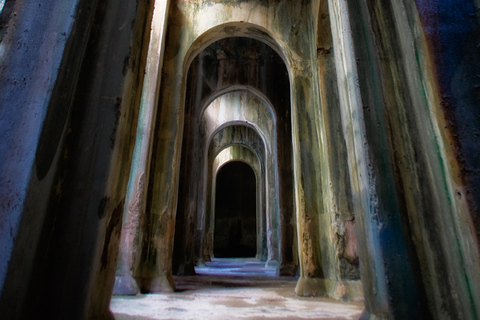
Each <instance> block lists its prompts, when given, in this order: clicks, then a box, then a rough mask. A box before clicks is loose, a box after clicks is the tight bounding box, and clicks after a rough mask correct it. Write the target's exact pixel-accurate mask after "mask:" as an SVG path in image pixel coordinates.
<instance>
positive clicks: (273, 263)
mask: <svg viewBox="0 0 480 320" xmlns="http://www.w3.org/2000/svg"><path fill="white" fill-rule="evenodd" d="M278 265H279V263H278V261H277V260H273V259H271V260H267V262H265V267H266V268H276V267H278Z"/></svg>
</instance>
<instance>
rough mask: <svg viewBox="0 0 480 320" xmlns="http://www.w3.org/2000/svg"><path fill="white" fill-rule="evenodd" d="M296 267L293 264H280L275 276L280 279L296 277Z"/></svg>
mask: <svg viewBox="0 0 480 320" xmlns="http://www.w3.org/2000/svg"><path fill="white" fill-rule="evenodd" d="M297 270H298V266H297V265H296V264H294V263H281V264H280V265H279V266H278V267H277V271H276V275H277V276H282V277H294V276H296V275H297Z"/></svg>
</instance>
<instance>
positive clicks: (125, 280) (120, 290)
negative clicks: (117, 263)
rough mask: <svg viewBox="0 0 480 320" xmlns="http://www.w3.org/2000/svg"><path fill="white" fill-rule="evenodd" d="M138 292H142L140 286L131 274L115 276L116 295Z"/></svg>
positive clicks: (114, 292) (114, 288) (114, 289)
mask: <svg viewBox="0 0 480 320" xmlns="http://www.w3.org/2000/svg"><path fill="white" fill-rule="evenodd" d="M137 293H140V288H139V287H138V284H137V281H135V279H134V278H133V277H132V276H131V275H128V274H127V275H118V276H115V284H114V285H113V294H114V295H136V294H137Z"/></svg>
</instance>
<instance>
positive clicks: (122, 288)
mask: <svg viewBox="0 0 480 320" xmlns="http://www.w3.org/2000/svg"><path fill="white" fill-rule="evenodd" d="M154 6H155V9H154V13H153V18H152V25H151V32H150V44H149V48H148V56H147V65H146V70H145V78H144V83H143V90H142V98H141V105H140V111H139V115H138V124H137V132H136V141H135V149H134V152H133V159H132V166H131V169H130V177H129V182H128V186H127V195H126V200H125V207H124V213H123V224H122V233H121V240H120V249H119V255H118V263H117V274H116V276H115V286H114V294H136V293H138V292H139V287H138V285H137V282H136V281H135V279H134V278H135V269H136V268H137V266H138V263H139V262H138V261H139V260H140V259H141V258H140V256H139V254H140V251H141V247H142V244H141V242H142V236H141V234H142V231H141V229H140V227H141V221H142V220H144V219H145V217H144V215H145V209H146V203H145V202H146V199H147V198H146V196H147V190H146V189H147V187H148V177H149V168H150V160H151V159H150V158H151V156H152V144H153V136H154V132H155V118H156V114H157V104H158V92H159V88H160V83H161V77H160V75H161V70H162V64H163V55H164V46H165V30H166V21H167V18H168V6H169V1H168V0H156V1H155V4H154Z"/></svg>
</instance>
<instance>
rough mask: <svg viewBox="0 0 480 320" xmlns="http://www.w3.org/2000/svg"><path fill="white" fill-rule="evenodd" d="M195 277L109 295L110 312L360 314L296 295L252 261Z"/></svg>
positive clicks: (184, 319)
mask: <svg viewBox="0 0 480 320" xmlns="http://www.w3.org/2000/svg"><path fill="white" fill-rule="evenodd" d="M197 273H198V274H199V275H197V276H189V277H175V283H176V285H177V289H178V291H179V292H175V293H168V294H139V295H137V296H113V297H112V301H111V304H110V309H111V310H112V312H113V313H114V315H115V318H116V319H117V320H127V319H128V320H133V319H136V320H161V319H169V320H177V319H178V320H190V319H191V320H197V319H208V320H220V319H221V320H229V319H272V320H273V319H277V320H278V319H337V320H340V319H345V320H347V319H348V320H356V319H358V318H359V317H360V315H361V313H362V310H363V303H361V302H350V303H344V302H340V301H336V300H333V299H328V298H305V297H299V296H297V295H295V293H294V289H295V285H296V278H295V277H275V276H273V275H272V273H271V270H267V269H266V268H265V267H264V265H263V263H256V262H255V261H254V262H253V263H252V261H245V260H244V261H241V263H239V261H238V260H224V259H222V260H220V261H215V262H212V263H211V264H207V266H206V267H202V268H198V269H197ZM246 275H248V276H246Z"/></svg>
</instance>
